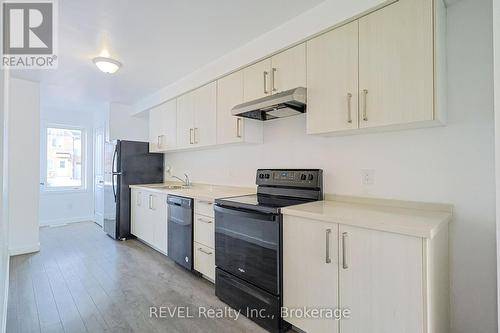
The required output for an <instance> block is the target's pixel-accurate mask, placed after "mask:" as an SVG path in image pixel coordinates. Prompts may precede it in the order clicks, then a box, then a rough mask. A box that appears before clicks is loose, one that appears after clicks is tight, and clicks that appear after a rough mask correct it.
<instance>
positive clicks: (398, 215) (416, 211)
mask: <svg viewBox="0 0 500 333" xmlns="http://www.w3.org/2000/svg"><path fill="white" fill-rule="evenodd" d="M377 201H380V200H378V199H377ZM282 212H283V214H284V215H291V216H298V217H303V218H307V219H311V223H314V221H324V222H333V223H339V224H345V225H352V226H356V227H362V228H367V229H374V230H380V231H387V232H394V233H399V234H404V235H409V236H416V237H424V238H429V239H432V238H433V237H434V236H435V235H436V234H437V233H438V232H439V230H440V229H441V228H443V227H444V226H446V225H448V223H449V222H450V221H451V218H452V207H451V206H449V205H434V204H430V205H429V207H425V204H422V205H402V206H396V205H393V206H390V205H388V204H380V202H378V203H377V202H375V200H374V202H369V201H368V200H367V201H366V202H363V201H358V202H346V201H345V200H344V201H335V200H325V201H316V202H311V203H307V204H302V205H297V206H291V207H286V208H283V209H282Z"/></svg>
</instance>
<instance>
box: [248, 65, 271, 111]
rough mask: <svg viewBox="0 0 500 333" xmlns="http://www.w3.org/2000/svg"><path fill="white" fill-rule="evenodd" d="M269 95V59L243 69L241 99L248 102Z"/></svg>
mask: <svg viewBox="0 0 500 333" xmlns="http://www.w3.org/2000/svg"><path fill="white" fill-rule="evenodd" d="M269 95H271V59H270V58H268V59H265V60H262V61H260V62H258V63H256V64H253V65H251V66H248V67H246V68H244V69H243V101H244V102H249V101H253V100H256V99H259V98H262V97H266V96H269Z"/></svg>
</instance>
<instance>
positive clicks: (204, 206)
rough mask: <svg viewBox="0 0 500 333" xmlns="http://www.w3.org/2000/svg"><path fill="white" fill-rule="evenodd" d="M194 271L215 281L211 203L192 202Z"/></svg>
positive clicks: (213, 223) (213, 225)
mask: <svg viewBox="0 0 500 333" xmlns="http://www.w3.org/2000/svg"><path fill="white" fill-rule="evenodd" d="M193 226H194V230H193V235H194V238H193V251H194V269H195V271H197V272H199V273H201V274H203V276H204V277H205V278H206V279H208V280H210V281H212V282H214V281H215V219H214V207H213V202H212V201H206V200H199V199H197V200H195V201H194V224H193Z"/></svg>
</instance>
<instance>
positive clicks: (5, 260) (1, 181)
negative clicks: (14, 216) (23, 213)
mask: <svg viewBox="0 0 500 333" xmlns="http://www.w3.org/2000/svg"><path fill="white" fill-rule="evenodd" d="M7 80H8V77H7V73H6V72H4V71H3V70H0V332H5V329H6V324H7V299H8V287H9V248H8V232H9V230H8V217H7V204H6V203H7V201H8V200H7V199H8V198H7V177H6V176H7V175H6V172H7V165H6V164H7V156H6V153H7V105H8V101H7V95H8V93H7V85H8V82H7Z"/></svg>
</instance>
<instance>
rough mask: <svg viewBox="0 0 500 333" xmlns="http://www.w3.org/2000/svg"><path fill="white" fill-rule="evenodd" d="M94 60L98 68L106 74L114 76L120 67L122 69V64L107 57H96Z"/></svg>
mask: <svg viewBox="0 0 500 333" xmlns="http://www.w3.org/2000/svg"><path fill="white" fill-rule="evenodd" d="M92 60H93V61H94V64H95V65H96V66H97V68H99V70H100V71H101V72H104V73H109V74H113V73H116V72H117V71H118V70H119V69H120V67H122V64H121V63H120V62H119V61H116V60H114V59H111V58H107V57H96V58H94V59H92Z"/></svg>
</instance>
